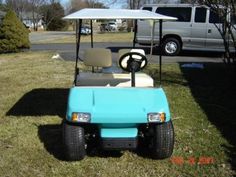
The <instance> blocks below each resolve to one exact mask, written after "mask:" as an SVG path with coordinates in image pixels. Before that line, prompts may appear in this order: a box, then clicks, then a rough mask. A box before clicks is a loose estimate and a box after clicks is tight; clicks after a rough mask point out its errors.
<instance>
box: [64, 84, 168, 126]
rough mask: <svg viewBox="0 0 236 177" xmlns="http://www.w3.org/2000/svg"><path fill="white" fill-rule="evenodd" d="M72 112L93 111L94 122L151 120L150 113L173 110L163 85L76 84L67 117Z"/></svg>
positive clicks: (126, 122)
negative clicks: (140, 86) (108, 85)
mask: <svg viewBox="0 0 236 177" xmlns="http://www.w3.org/2000/svg"><path fill="white" fill-rule="evenodd" d="M73 112H81V113H90V114H91V122H90V123H95V124H100V125H104V124H140V123H148V122H147V114H148V113H154V112H165V114H166V121H169V120H170V111H169V106H168V102H167V99H166V96H165V93H164V91H163V89H162V88H114V87H109V88H106V87H105V88H104V87H73V88H71V89H70V93H69V100H68V108H67V120H68V121H71V115H72V113H73Z"/></svg>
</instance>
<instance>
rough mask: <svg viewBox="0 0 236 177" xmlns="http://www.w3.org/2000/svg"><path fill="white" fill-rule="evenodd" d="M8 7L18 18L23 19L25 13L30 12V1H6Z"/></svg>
mask: <svg viewBox="0 0 236 177" xmlns="http://www.w3.org/2000/svg"><path fill="white" fill-rule="evenodd" d="M5 2H6V5H7V6H8V7H10V8H11V9H13V10H14V11H15V13H16V14H17V16H18V17H19V18H21V19H22V15H23V13H24V12H26V11H27V10H28V7H29V6H28V0H6V1H5Z"/></svg>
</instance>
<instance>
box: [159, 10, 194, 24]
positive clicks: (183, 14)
mask: <svg viewBox="0 0 236 177" xmlns="http://www.w3.org/2000/svg"><path fill="white" fill-rule="evenodd" d="M191 11H192V8H191V7H158V8H157V10H156V13H159V14H162V15H167V16H171V17H176V18H178V20H177V21H179V22H190V20H191Z"/></svg>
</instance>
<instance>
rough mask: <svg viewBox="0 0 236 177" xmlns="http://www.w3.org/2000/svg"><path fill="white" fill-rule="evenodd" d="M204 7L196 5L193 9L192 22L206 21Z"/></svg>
mask: <svg viewBox="0 0 236 177" xmlns="http://www.w3.org/2000/svg"><path fill="white" fill-rule="evenodd" d="M206 12H207V9H206V8H202V7H197V8H196V10H195V18H194V22H196V23H205V22H206Z"/></svg>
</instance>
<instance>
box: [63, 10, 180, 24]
mask: <svg viewBox="0 0 236 177" xmlns="http://www.w3.org/2000/svg"><path fill="white" fill-rule="evenodd" d="M63 19H67V20H76V19H87V20H97V19H134V20H135V19H143V20H164V21H165V20H168V21H169V20H176V18H174V17H169V16H165V15H161V14H157V13H154V12H150V11H147V10H130V9H91V8H85V9H82V10H79V11H77V12H74V13H72V14H70V15H67V16H65V17H64V18H63Z"/></svg>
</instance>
